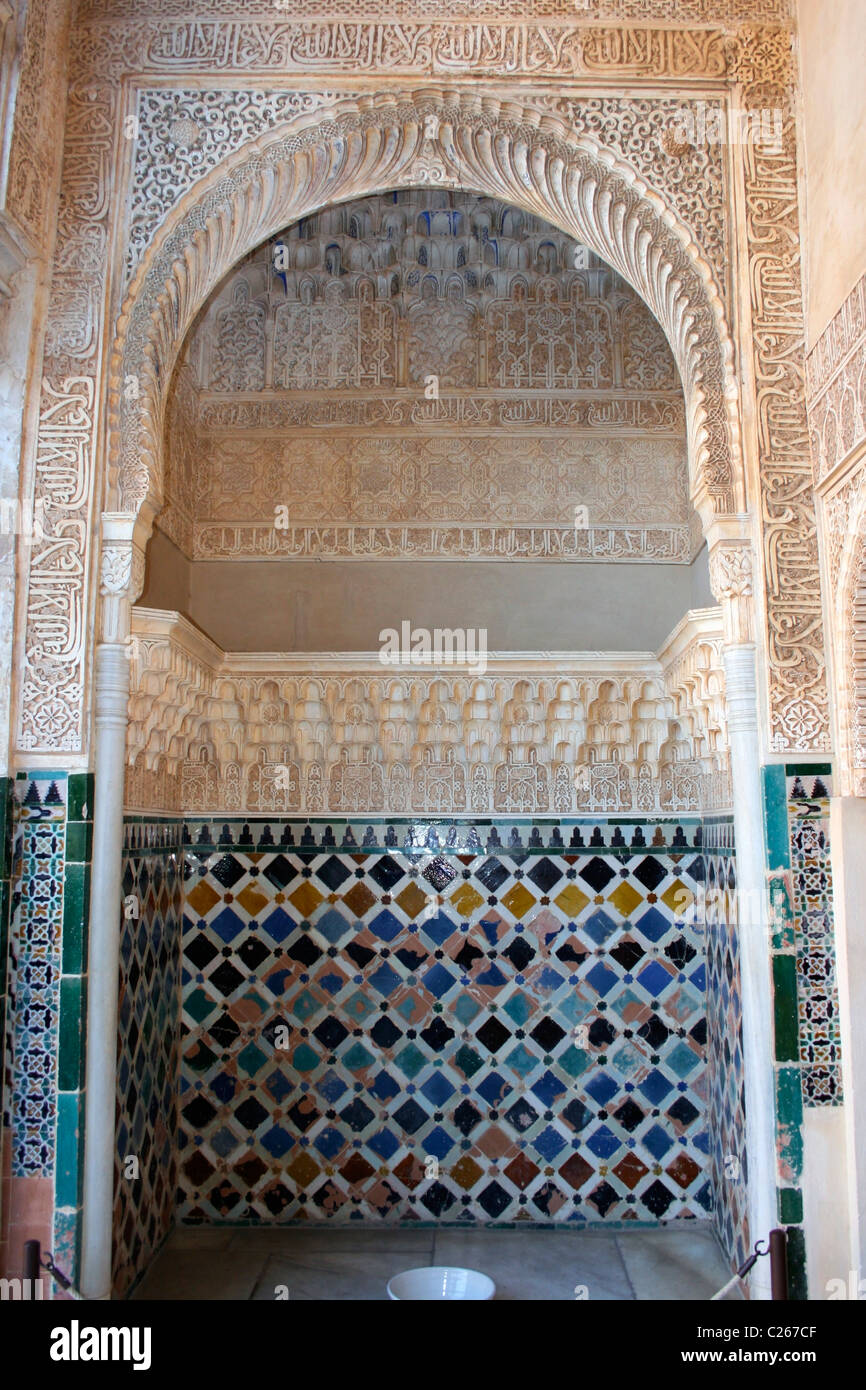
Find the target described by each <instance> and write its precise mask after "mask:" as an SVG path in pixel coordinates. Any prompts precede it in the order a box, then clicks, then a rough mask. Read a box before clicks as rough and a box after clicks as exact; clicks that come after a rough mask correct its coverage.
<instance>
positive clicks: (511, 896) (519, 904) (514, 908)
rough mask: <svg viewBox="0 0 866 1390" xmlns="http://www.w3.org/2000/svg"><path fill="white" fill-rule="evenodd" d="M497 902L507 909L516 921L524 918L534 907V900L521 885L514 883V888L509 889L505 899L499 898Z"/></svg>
mask: <svg viewBox="0 0 866 1390" xmlns="http://www.w3.org/2000/svg"><path fill="white" fill-rule="evenodd" d="M499 901H500V902H501V903H502V906H503V907H507V908H508V911H509V912H510V913H511V915H512V917H517V918H518V920H519V919H520V918H521V917H525V916H526V914H527V912H528V911H529V909H530V908H531V907H534V906H535V899H534V898H533V896H532V894H531V893H530V892H529V890H528V888H524V886H523V884H522V883H515V884H514V887H513V888H509V890H508V892H507V893H506V894H505V897H504V898H500V900H499Z"/></svg>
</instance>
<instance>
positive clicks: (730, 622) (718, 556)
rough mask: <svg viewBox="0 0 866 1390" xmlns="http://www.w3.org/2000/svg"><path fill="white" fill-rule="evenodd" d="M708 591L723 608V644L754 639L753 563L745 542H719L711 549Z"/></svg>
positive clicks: (749, 548)
mask: <svg viewBox="0 0 866 1390" xmlns="http://www.w3.org/2000/svg"><path fill="white" fill-rule="evenodd" d="M710 588H711V589H712V591H713V593H714V595H715V597H716V598H717V600H718V602H719V603H720V604H721V608H722V620H723V623H724V629H725V642H726V643H728V644H738V643H742V642H751V641H753V637H754V623H753V605H754V564H753V557H752V547H751V545H750V544H749V542H748V541H720V542H718V543H717V544H715V545H714V546H713V547H712V549H711V550H710Z"/></svg>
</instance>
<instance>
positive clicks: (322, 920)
mask: <svg viewBox="0 0 866 1390" xmlns="http://www.w3.org/2000/svg"><path fill="white" fill-rule="evenodd" d="M313 926H314V927H315V929H316V931H317V932H320V933H321V935H322V936H324V937H325V939H326V941H330V943H331V945H332V946H335V945H336V944H337V942H338V941H339V940H340V939H341V937H344V936H345V935H346V933H347V932H348V931H351V930H352V923H351V922H350V921H348V920H347V919H346V918H345V917H344V916H343V914H342V912H338V911H337V909H336V908H335V907H329V908H328V910H327V912H323V913H322V914H321V915H320V916H318V917H316V919H315V921H314V922H313Z"/></svg>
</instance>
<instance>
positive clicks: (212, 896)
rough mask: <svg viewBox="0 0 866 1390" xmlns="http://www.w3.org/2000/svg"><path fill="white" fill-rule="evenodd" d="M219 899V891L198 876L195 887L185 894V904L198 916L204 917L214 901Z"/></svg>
mask: <svg viewBox="0 0 866 1390" xmlns="http://www.w3.org/2000/svg"><path fill="white" fill-rule="evenodd" d="M219 900H220V895H219V893H217V892H216V891H215V889H214V888H212V887H211V885H210V884H209V883H208V882H207V879H204V878H200V879H199V881H198V883H197V884H196V885H195V887H194V888H192V889H191V890H190V892H188V893H187V894H186V902H187V904H188V905H189V906H190V907H191V908H192V909H193V910H194V912H195V913H196V916H198V917H206V916H207V914H208V913H209V912H210V910H211V908H212V907H213V905H214V903H218V902H219Z"/></svg>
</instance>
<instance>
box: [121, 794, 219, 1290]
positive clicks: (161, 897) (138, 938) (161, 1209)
mask: <svg viewBox="0 0 866 1390" xmlns="http://www.w3.org/2000/svg"><path fill="white" fill-rule="evenodd" d="M135 830H136V834H137V838H138V839H139V840H140V841H144V842H149V843H144V844H141V845H140V847H138V848H127V849H126V850H125V852H124V857H123V868H122V878H121V884H122V894H123V897H124V900H125V902H126V904H127V905H128V906H127V908H126V910H124V911H122V912H121V918H120V981H119V995H118V1038H119V1052H118V1063H117V1130H116V1149H115V1189H114V1270H113V1286H114V1296H115V1297H118V1298H120V1297H123V1296H124V1294H125V1293H126V1292H127V1290H128V1289H129V1286H130V1285H131V1284H132V1282H133V1281H134V1280H135V1278H136V1276H137V1275H138V1274H139V1273H140V1272H141V1271H142V1270H143V1269H145V1268H146V1266H147V1264H148V1263H149V1261H150V1259H151V1257H152V1255H153V1253H154V1252H155V1251H156V1250H157V1249H158V1248H159V1246H160V1245H161V1243H162V1241H163V1240H164V1238H165V1236H166V1235H167V1234H168V1232H169V1230H170V1229H171V1226H172V1223H173V1220H174V1208H175V1198H176V1182H177V1174H176V1163H177V1158H176V1150H177V1120H176V1114H177V1084H178V1075H179V1058H180V1036H179V1028H180V996H179V972H180V927H181V913H182V890H183V880H182V876H181V869H180V863H181V856H180V826H179V825H177V824H174V825H172V824H166V823H164V822H157V823H155V824H153V825H151V826H148V825H142V824H141V823H137V824H136V826H135ZM128 834H129V827H127V835H128ZM205 901H208V905H209V906H210V907H211V908H213V907H215V906H217V904H218V903H219V902H220V899H219V896H218V895H217V894H216V893H215V892H214V893H211V894H210V897H209V899H206V898H205V895H204V894H203V893H200V894H199V895H198V904H199V907H201V906H203V905H204V903H205ZM127 912H129V913H130V914H136V915H127ZM130 1159H135V1160H136V1161H137V1171H138V1176H137V1177H133V1176H131V1174H132V1172H133V1169H132V1166H131V1165H130V1164H129V1162H128V1161H129V1160H130Z"/></svg>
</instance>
